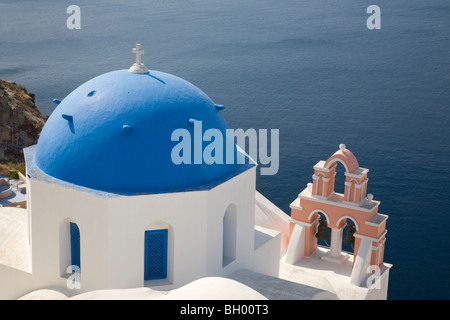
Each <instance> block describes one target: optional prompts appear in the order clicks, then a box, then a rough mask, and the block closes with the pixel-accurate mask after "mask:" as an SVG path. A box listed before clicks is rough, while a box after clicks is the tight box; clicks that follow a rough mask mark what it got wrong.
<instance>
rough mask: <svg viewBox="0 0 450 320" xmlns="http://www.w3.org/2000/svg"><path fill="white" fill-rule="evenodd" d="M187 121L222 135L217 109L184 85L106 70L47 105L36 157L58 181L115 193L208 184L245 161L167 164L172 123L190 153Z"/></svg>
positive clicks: (157, 75)
mask: <svg viewBox="0 0 450 320" xmlns="http://www.w3.org/2000/svg"><path fill="white" fill-rule="evenodd" d="M190 119H196V120H199V121H202V133H204V132H205V131H206V130H208V129H211V128H214V129H218V130H220V132H221V133H222V134H223V137H224V138H225V136H226V135H225V130H226V129H228V125H227V123H226V121H225V119H224V117H223V115H222V114H221V112H220V108H217V107H216V105H215V104H214V102H213V101H212V100H211V99H210V98H209V97H208V96H207V95H206V94H205V93H203V92H202V91H201V90H200V89H198V88H197V87H195V86H194V85H192V84H191V83H189V82H187V81H185V80H183V79H181V78H178V77H176V76H173V75H170V74H167V73H163V72H157V71H150V72H149V73H145V74H138V73H131V72H128V70H118V71H113V72H109V73H106V74H103V75H100V76H98V77H96V78H94V79H92V80H90V81H88V82H86V83H84V84H83V85H81V86H80V87H78V88H77V89H75V90H74V91H73V92H72V93H70V94H69V95H68V96H67V97H66V98H65V99H64V100H62V102H61V103H60V104H59V105H58V107H57V108H56V109H55V110H54V111H53V113H52V114H51V116H50V117H49V119H48V120H47V123H46V124H45V126H44V128H43V130H42V132H41V135H40V138H39V141H38V143H37V147H36V155H35V163H36V165H37V166H38V167H39V168H40V169H41V170H42V171H44V172H45V173H46V174H48V175H50V176H52V177H54V178H57V179H60V180H63V181H65V182H69V183H73V184H75V185H78V186H82V187H87V188H90V189H95V190H101V191H106V192H114V193H121V194H141V193H143V194H146V193H162V192H177V191H186V190H202V189H209V188H212V187H214V186H216V185H218V184H220V183H221V182H224V181H226V180H228V179H230V178H231V177H233V176H235V175H237V174H239V173H240V172H242V171H244V170H246V169H248V168H249V167H250V166H252V164H236V161H234V164H216V163H213V164H205V163H204V162H202V164H184V163H182V164H178V165H177V164H174V163H173V161H172V158H171V153H172V150H173V148H174V147H175V146H176V145H177V144H179V143H180V142H179V141H172V139H171V137H172V133H173V131H174V130H176V129H180V128H182V129H186V130H188V131H189V132H190V133H191V136H192V140H191V142H192V143H191V145H192V152H191V154H192V156H193V155H194V139H193V137H194V125H193V124H192V120H191V121H189V120H190ZM223 140H224V141H223V152H224V153H225V150H226V148H225V139H223ZM207 143H209V142H207ZM205 144H206V142H204V143H203V148H204V146H205ZM233 146H234V155H236V152H237V150H236V145H234V144H233ZM203 148H202V150H203ZM224 159H225V156H224ZM192 163H193V162H192Z"/></svg>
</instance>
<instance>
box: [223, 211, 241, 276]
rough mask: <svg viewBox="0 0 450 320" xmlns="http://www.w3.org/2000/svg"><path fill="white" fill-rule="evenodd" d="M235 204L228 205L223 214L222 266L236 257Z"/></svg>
mask: <svg viewBox="0 0 450 320" xmlns="http://www.w3.org/2000/svg"><path fill="white" fill-rule="evenodd" d="M236 227H237V213H236V206H235V205H233V204H231V205H229V206H228V208H227V210H226V211H225V214H224V216H223V234H222V237H223V240H222V267H225V266H226V265H228V264H230V263H231V262H232V261H234V260H235V259H236Z"/></svg>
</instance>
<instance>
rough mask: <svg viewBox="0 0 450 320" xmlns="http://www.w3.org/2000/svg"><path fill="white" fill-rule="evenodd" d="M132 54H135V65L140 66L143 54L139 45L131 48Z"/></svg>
mask: <svg viewBox="0 0 450 320" xmlns="http://www.w3.org/2000/svg"><path fill="white" fill-rule="evenodd" d="M133 53H136V64H141V56H142V55H143V54H144V50H142V48H141V44H140V43H136V48H133Z"/></svg>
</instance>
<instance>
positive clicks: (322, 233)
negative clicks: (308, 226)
mask: <svg viewBox="0 0 450 320" xmlns="http://www.w3.org/2000/svg"><path fill="white" fill-rule="evenodd" d="M316 238H317V239H319V240H324V241H325V240H327V239H330V233H329V232H328V227H327V222H326V220H325V219H320V225H319V230H318V231H317V233H316Z"/></svg>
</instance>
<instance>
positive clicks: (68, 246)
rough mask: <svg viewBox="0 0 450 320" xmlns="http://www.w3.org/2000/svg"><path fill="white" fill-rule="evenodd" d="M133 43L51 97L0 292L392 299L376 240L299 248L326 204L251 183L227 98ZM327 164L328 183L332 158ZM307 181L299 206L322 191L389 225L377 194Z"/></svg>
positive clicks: (7, 240) (6, 232)
mask: <svg viewBox="0 0 450 320" xmlns="http://www.w3.org/2000/svg"><path fill="white" fill-rule="evenodd" d="M133 52H134V53H135V54H136V63H134V64H133V65H132V66H131V67H130V68H129V69H126V70H117V71H112V72H108V73H105V74H102V75H100V76H98V77H95V78H93V79H91V80H89V81H87V82H86V83H84V84H82V85H80V86H79V87H77V88H76V89H75V90H73V92H71V93H70V94H68V95H67V96H66V97H65V98H64V99H62V100H57V99H55V100H54V102H55V103H57V107H56V109H55V110H54V111H53V113H52V114H51V116H50V117H49V118H48V120H47V122H46V124H45V126H44V128H43V130H42V132H41V135H40V138H39V140H38V143H37V144H36V145H34V146H31V147H28V148H26V149H24V154H25V162H26V176H27V177H26V194H27V201H26V206H27V208H26V209H20V208H11V207H9V208H0V299H17V298H24V299H39V298H44V299H51V298H53V297H56V298H58V299H59V298H63V299H67V298H70V299H71V298H74V299H77V297H79V299H83V297H84V298H87V299H89V297H91V298H92V297H94V298H100V299H102V298H103V297H106V298H111V297H112V298H113V299H120V298H133V297H138V298H139V299H171V297H173V298H176V299H179V298H184V299H221V300H225V299H239V298H240V299H284V300H285V299H302V300H304V299H336V298H343V299H386V296H387V286H388V278H389V269H390V267H391V265H388V264H385V263H382V264H379V265H376V266H372V265H370V266H369V264H370V261H371V257H372V256H371V253H373V252H380V249H379V248H381V246H380V245H379V243H381V244H382V245H383V243H384V242H383V241H384V240H383V239H382V238H379V239H378V238H372V237H369V236H367V235H359V234H358V232H357V233H356V234H355V236H356V237H361V238H362V240H361V243H362V245H360V247H359V249H358V253H357V254H356V255H355V256H354V255H353V254H351V253H345V257H346V259H331V261H330V259H324V257H327V256H328V255H329V252H331V251H332V252H338V253H339V254H340V253H341V247H340V242H339V241H340V240H341V239H340V238H342V232H343V231H342V229H343V228H344V227H343V226H342V225H341V224H339V225H338V226H336V230H337V232H334V231H333V233H332V237H333V238H332V248H324V247H319V246H317V248H316V250H315V251H314V252H313V253H311V254H310V255H309V256H306V254H303V253H304V251H305V249H304V248H303V247H304V246H302V245H303V244H304V242H305V241H306V240H305V241H303V240H304V239H312V243H313V244H317V242H314V240H315V238H313V237H311V236H310V237H308V238H305V237H306V236H305V232H306V231H304V230H306V229H305V228H306V227H307V228H311V230H312V228H315V229H314V230H313V231H314V232H315V231H317V226H318V223H317V221H318V217H317V216H318V214H316V215H315V216H312V214H311V215H309V216H308V219H309V220H308V221H306V222H305V221H303V220H302V221H300V220H295V219H292V218H291V217H289V216H288V215H287V214H286V213H284V212H283V211H282V210H280V209H279V208H278V207H277V206H275V205H274V204H273V203H271V202H270V201H269V200H268V199H267V198H265V197H264V196H263V195H261V194H260V193H259V192H257V191H256V166H257V164H256V162H255V161H254V160H253V159H252V158H251V157H250V156H248V155H247V154H246V153H245V151H243V150H242V149H241V148H239V147H238V145H237V144H236V143H235V137H234V135H231V134H230V131H231V132H233V130H230V128H229V126H228V124H227V122H226V120H225V118H224V116H223V114H222V113H223V111H222V110H223V109H224V106H222V105H218V104H215V103H214V102H213V101H212V100H211V99H210V98H209V97H208V96H207V95H206V94H205V93H204V92H202V91H201V90H200V89H199V88H197V87H196V86H194V85H193V84H191V83H189V82H188V81H186V80H183V79H180V78H179V77H176V76H174V75H171V74H167V73H164V72H160V71H155V70H148V69H147V67H146V66H145V65H144V64H143V63H142V62H141V55H142V54H143V53H144V52H143V50H142V49H141V46H140V45H139V44H137V45H136V48H134V49H133ZM230 136H231V139H230ZM343 149H344V150H345V146H344V148H343ZM342 152H343V151H342V150H341V153H342ZM338 154H340V153H339V152H338ZM330 159H331V158H330ZM322 162H324V161H321V162H319V164H320V163H322ZM333 163H334V162H333ZM344 163H345V161H344ZM316 166H317V165H316ZM316 166H315V167H314V169H317V168H316ZM319 169H320V170H319V171H320V172H325V173H326V174H328V173H330V172H331V173H330V175H331V176H332V178H330V179H331V180H330V179H325V178H324V179H323V183H326V181H328V180H330V181H331V183H334V176H333V172H334V171H332V170H334V169H333V168H331V169H327V168H322V167H320V168H319ZM364 170H366V169H364ZM328 171H329V172H328ZM320 172H319V173H320ZM327 172H328V173H327ZM355 172H356V171H355ZM363 172H367V171H363ZM345 175H346V176H347V177H348V178H349V179H353V178H355V177H356V178H358V177H359V176H358V174H357V173H354V172H353V173H351V172H350V173H347V172H346V173H345ZM313 178H315V176H313ZM24 179H25V178H24ZM318 179H319V178H318ZM317 181H319V180H317ZM352 181H353V180H352ZM355 183H356V182H355ZM324 185H325V184H324ZM348 185H351V183H350V182H348ZM358 186H359V187H361V188H362V185H354V188H359V187H358ZM346 187H347V182H346ZM323 188H324V187H323ZM349 188H350V187H349ZM312 190H313V189H312V184H308V186H307V187H306V188H305V189H304V190H303V191H302V192H301V193H300V194H298V197H297V198H296V199H295V200H294V202H292V203H291V206H290V207H291V208H292V210H297V211H299V212H302V211H303V209H304V208H303V206H304V207H305V210H306V209H307V208H308V207H307V205H308V201H312V200H314V201H313V202H314V203H316V204H317V203H319V204H321V205H322V207H323V208H328V207H329V206H330V205H332V206H333V208H334V207H335V206H337V207H339V208H345V209H346V210H347V211H348V210H353V211H355V210H356V209H357V210H356V211H358V212H362V213H361V214H363V215H364V214H365V215H367V214H368V213H370V214H373V216H371V217H369V218H368V219H369V220H368V221H366V222H365V224H367V225H369V226H370V227H371V228H380V226H381V227H382V226H384V224H385V221H386V219H387V216H385V215H378V214H376V212H375V211H373V210H375V209H373V208H378V205H379V202H374V201H373V200H372V199H369V198H367V199H363V200H362V201H360V202H357V203H349V202H345V201H342V199H344V195H340V194H338V193H335V192H334V191H333V192H331V193H330V194H329V195H328V196H327V197H325V196H321V195H316V194H313V192H312ZM354 190H356V189H354ZM355 192H356V191H355ZM354 197H355V198H356V196H354ZM369 204H370V206H369ZM327 206H328V207H327ZM322 207H321V208H322ZM355 208H356V209H355ZM310 209H311V212H312V213H315V212H316V211H318V210H317V208H316V207H314V208H310ZM323 210H328V209H323ZM370 210H372V211H370ZM305 212H306V211H305ZM308 212H309V211H308ZM323 214H325V212H323ZM347 214H348V213H345V215H344V217H345V218H348V216H347ZM325 216H326V215H325ZM314 219H316V220H314ZM310 220H311V221H310ZM312 220H314V221H312ZM366 220H367V219H366ZM340 221H341V220H340ZM337 227H339V228H341V229H337ZM307 230H310V229H307ZM333 230H334V229H333ZM357 230H358V229H357ZM377 230H378V229H377ZM313 231H311V232H313ZM311 234H312V235H314V233H311ZM384 234H385V232H384V233H382V236H384ZM336 235H337V236H336ZM347 235H348V233H347ZM302 237H303V238H304V239H303V238H302ZM315 237H317V234H316V235H315ZM302 239H303V240H302ZM350 240H351V239H350ZM315 241H317V240H315ZM382 247H383V248H384V245H383V246H382ZM361 248H362V249H361ZM375 260H376V259H375ZM353 262H354V263H355V266H357V267H355V268H354V267H353ZM371 267H375V269H374V271H375V273H374V274H372V269H371ZM376 268H378V269H376ZM353 269H355V270H356V271H355V272H353V271H352V270H353ZM367 270H368V271H367ZM377 270H378V271H377ZM366 271H367V272H366ZM377 272H378V273H377ZM355 275H356V276H355ZM355 279H356V280H355ZM372 279H375V280H376V281H375V284H373V283H372V282H371V281H372ZM369 280H370V281H369ZM109 289H130V290H109ZM131 289H133V290H131ZM183 294H184V295H183ZM49 297H50V298H49Z"/></svg>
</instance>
